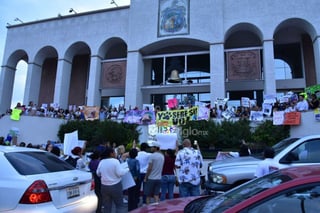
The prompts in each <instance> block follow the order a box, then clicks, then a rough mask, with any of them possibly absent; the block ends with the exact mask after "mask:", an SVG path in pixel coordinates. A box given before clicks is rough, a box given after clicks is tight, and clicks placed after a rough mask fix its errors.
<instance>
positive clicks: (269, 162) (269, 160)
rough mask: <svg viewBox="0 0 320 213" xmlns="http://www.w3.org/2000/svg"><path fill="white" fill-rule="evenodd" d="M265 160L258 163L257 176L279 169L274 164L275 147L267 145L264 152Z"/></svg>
mask: <svg viewBox="0 0 320 213" xmlns="http://www.w3.org/2000/svg"><path fill="white" fill-rule="evenodd" d="M263 156H264V160H263V161H261V162H260V163H259V164H258V167H257V169H256V172H255V174H254V176H255V177H262V176H264V175H266V174H269V173H271V172H272V171H275V170H277V167H275V166H273V157H274V149H273V148H272V147H267V148H265V149H264V152H263Z"/></svg>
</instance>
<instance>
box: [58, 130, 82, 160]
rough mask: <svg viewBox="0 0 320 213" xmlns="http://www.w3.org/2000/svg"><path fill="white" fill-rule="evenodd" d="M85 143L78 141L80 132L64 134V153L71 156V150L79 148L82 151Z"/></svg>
mask: <svg viewBox="0 0 320 213" xmlns="http://www.w3.org/2000/svg"><path fill="white" fill-rule="evenodd" d="M85 142H86V141H83V140H78V130H76V131H74V132H71V133H66V134H64V141H63V153H64V154H65V155H71V154H72V153H71V150H72V149H73V148H74V147H76V146H79V147H81V148H82V149H83V148H84V146H85Z"/></svg>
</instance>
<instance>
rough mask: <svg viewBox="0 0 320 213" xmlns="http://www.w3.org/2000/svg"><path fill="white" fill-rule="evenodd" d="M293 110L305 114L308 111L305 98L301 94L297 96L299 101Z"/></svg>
mask: <svg viewBox="0 0 320 213" xmlns="http://www.w3.org/2000/svg"><path fill="white" fill-rule="evenodd" d="M295 110H296V111H298V112H306V111H308V110H309V103H308V101H307V100H306V99H305V96H304V94H303V93H300V94H299V101H298V103H297V104H296V106H295Z"/></svg>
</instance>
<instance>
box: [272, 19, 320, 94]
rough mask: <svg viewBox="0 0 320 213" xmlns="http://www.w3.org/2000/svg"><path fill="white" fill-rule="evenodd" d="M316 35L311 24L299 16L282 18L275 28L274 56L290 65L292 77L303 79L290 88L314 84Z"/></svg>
mask: <svg viewBox="0 0 320 213" xmlns="http://www.w3.org/2000/svg"><path fill="white" fill-rule="evenodd" d="M316 36H317V33H316V30H315V28H314V27H313V26H312V24H311V23H309V22H308V21H306V20H303V19H300V18H291V19H287V20H284V21H282V22H281V23H279V25H278V26H277V27H276V28H275V31H274V55H275V58H277V59H282V60H284V61H285V62H286V63H287V64H288V65H289V66H290V68H291V71H292V78H293V79H303V82H302V83H300V84H295V86H294V85H293V88H291V89H292V90H294V91H295V90H296V91H301V90H303V89H304V87H306V86H311V85H314V84H316V79H317V78H316V69H315V56H314V49H313V40H314V39H315V38H316ZM279 89H281V88H279Z"/></svg>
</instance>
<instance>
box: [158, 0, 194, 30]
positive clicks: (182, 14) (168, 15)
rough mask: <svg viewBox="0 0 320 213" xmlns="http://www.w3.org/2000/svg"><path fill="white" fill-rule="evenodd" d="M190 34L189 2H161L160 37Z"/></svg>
mask: <svg viewBox="0 0 320 213" xmlns="http://www.w3.org/2000/svg"><path fill="white" fill-rule="evenodd" d="M188 33H189V0H159V20H158V36H169V35H180V34H188Z"/></svg>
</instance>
